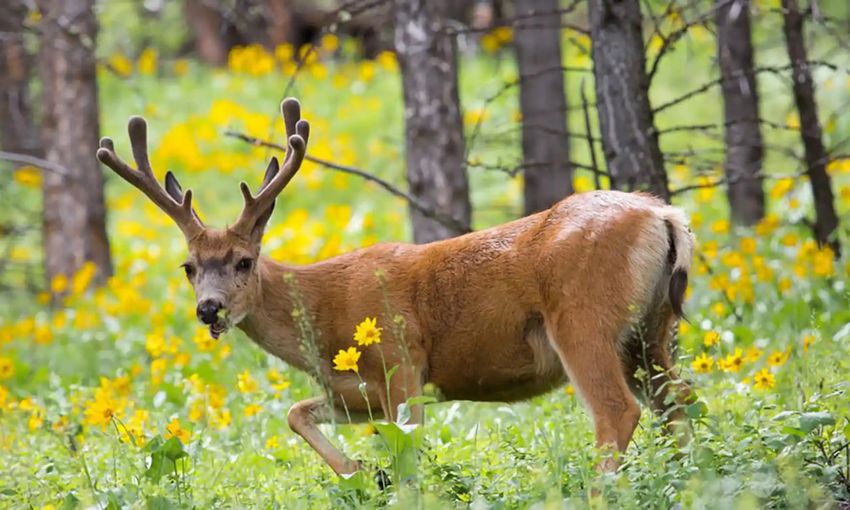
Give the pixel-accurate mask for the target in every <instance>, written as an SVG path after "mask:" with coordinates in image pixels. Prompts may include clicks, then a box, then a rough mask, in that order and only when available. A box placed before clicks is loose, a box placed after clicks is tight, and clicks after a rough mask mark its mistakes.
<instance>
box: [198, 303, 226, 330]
mask: <svg viewBox="0 0 850 510" xmlns="http://www.w3.org/2000/svg"><path fill="white" fill-rule="evenodd" d="M221 308H222V307H221V303H219V302H218V301H216V300H215V299H205V300H203V301H201V302H200V303H198V309H197V310H196V313H197V315H198V319H200V321H201V322H203V323H204V324H213V323H214V322H215V321H216V320H217V319H218V312H219V310H221Z"/></svg>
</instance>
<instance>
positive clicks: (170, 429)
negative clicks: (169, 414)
mask: <svg viewBox="0 0 850 510" xmlns="http://www.w3.org/2000/svg"><path fill="white" fill-rule="evenodd" d="M165 430H166V434H165V438H166V439H169V438H172V437H176V438H177V439H179V440H180V441H182V442H184V443H186V442H188V441H189V438H191V437H192V433H191V432H190V431H188V430H186V429H184V428H183V426H182V425H180V420H178V419H177V418H174V419H172V420H171V421H170V422H169V423H168V425H166V426H165Z"/></svg>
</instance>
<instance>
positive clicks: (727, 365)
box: [717, 349, 744, 372]
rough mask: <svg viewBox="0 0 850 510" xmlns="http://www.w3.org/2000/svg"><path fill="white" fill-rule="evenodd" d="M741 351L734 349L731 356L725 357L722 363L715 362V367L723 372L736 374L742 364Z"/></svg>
mask: <svg viewBox="0 0 850 510" xmlns="http://www.w3.org/2000/svg"><path fill="white" fill-rule="evenodd" d="M742 355H743V353H742V352H741V349H735V352H734V353H733V354H730V355H728V356H726V358H725V359H723V360H722V361H718V362H717V366H719V367H720V369H721V370H723V371H724V372H738V371H739V370H741V366H743V364H744V358H743V357H742Z"/></svg>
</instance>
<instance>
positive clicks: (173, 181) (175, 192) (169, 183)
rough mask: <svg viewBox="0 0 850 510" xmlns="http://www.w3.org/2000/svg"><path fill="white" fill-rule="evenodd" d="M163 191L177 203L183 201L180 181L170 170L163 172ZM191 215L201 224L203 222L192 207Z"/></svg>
mask: <svg viewBox="0 0 850 510" xmlns="http://www.w3.org/2000/svg"><path fill="white" fill-rule="evenodd" d="M165 192H166V193H168V195H169V196H171V198H173V199H174V201H175V202H177V203H178V204H180V203H182V202H183V188H182V187H181V186H180V181H178V180H177V177H175V176H174V174H173V173H171V170H168V171H167V172H165ZM192 216H194V217H195V219H196V220H198V222H200V223H201V225H203V222H202V221H201V218H200V216H198V212H197V211H196V210H195V208H194V207H193V208H192Z"/></svg>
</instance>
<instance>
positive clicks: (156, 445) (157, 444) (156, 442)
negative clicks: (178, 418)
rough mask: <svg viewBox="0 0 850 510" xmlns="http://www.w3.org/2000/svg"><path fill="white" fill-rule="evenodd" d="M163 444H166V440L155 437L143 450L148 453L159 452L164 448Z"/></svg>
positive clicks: (158, 436)
mask: <svg viewBox="0 0 850 510" xmlns="http://www.w3.org/2000/svg"><path fill="white" fill-rule="evenodd" d="M163 443H165V440H164V439H163V438H162V436H160V435H157V436H154V437H152V438H151V439H150V441H148V442H147V444H145V446H144V448H143V450H144V451H146V452H148V453H153V452H155V451H157V450H159V449H160V448H161V447H162V444H163Z"/></svg>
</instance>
